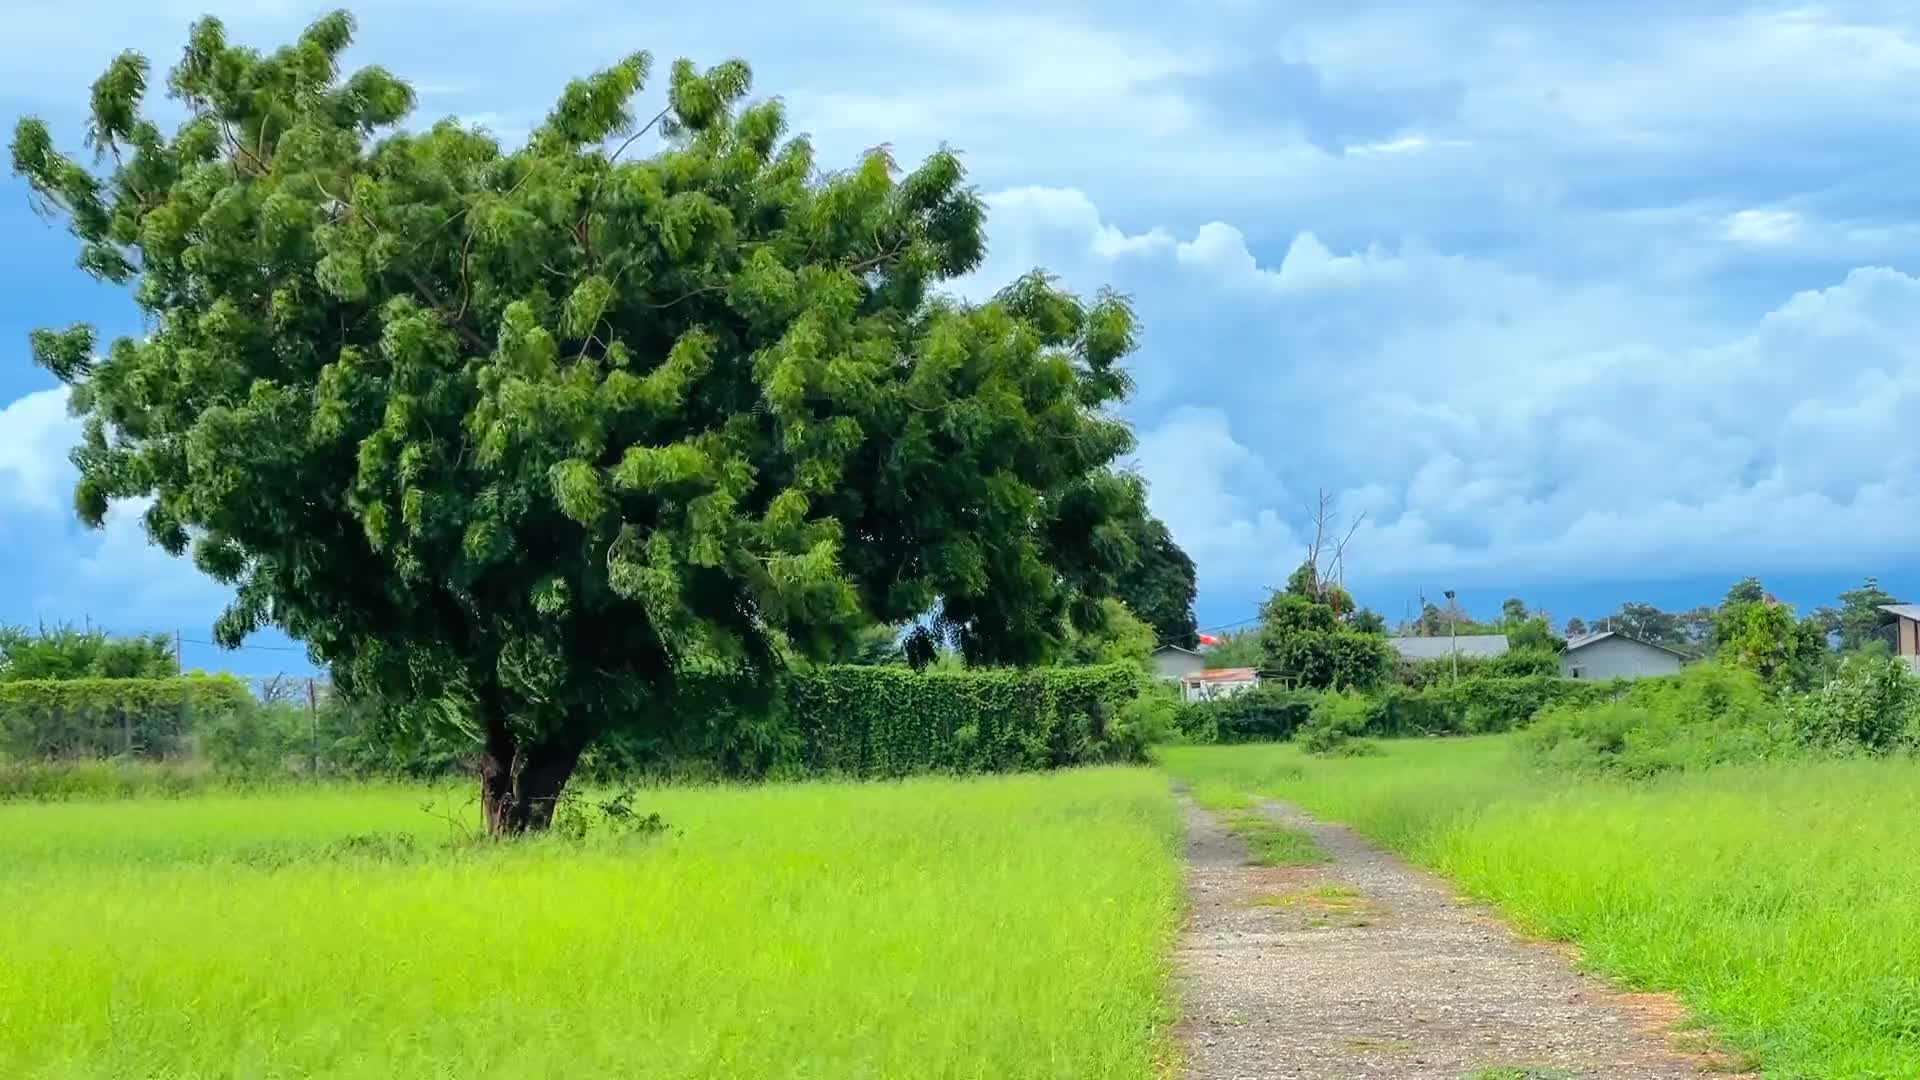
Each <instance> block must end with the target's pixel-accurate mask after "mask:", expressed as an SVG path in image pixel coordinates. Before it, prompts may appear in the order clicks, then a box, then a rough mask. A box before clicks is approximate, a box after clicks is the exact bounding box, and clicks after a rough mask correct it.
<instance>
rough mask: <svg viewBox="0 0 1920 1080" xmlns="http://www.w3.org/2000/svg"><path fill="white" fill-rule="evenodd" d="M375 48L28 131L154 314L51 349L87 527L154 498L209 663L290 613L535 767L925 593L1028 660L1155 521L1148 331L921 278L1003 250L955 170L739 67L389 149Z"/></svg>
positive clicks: (612, 82) (205, 68) (34, 156)
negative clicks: (74, 149) (165, 128)
mask: <svg viewBox="0 0 1920 1080" xmlns="http://www.w3.org/2000/svg"><path fill="white" fill-rule="evenodd" d="M353 30H354V24H353V21H352V19H351V18H350V17H349V16H348V15H346V14H345V13H335V14H332V15H328V16H326V17H324V18H322V19H320V20H319V21H317V22H315V23H314V24H313V25H312V26H310V27H309V28H308V29H307V30H306V32H305V33H303V34H301V35H300V37H299V38H298V40H297V41H295V42H294V43H292V44H290V45H287V46H285V47H283V48H280V49H278V50H275V51H273V52H269V53H263V52H260V51H257V50H254V49H251V48H247V47H243V46H239V45H235V44H232V43H230V42H229V41H228V38H227V34H226V31H225V29H224V27H223V26H222V24H221V23H220V22H219V20H217V19H212V18H208V19H203V20H201V21H200V22H198V23H196V24H194V26H193V29H192V31H191V33H190V35H189V40H188V44H187V47H186V49H185V51H184V53H183V55H182V57H181V60H180V62H179V64H178V65H176V66H175V68H174V69H173V71H172V72H171V74H170V75H169V76H168V78H167V80H166V87H167V89H168V91H169V92H170V93H171V95H172V96H174V97H175V98H177V99H179V100H180V101H181V102H182V103H184V105H185V106H186V107H187V110H188V112H189V114H190V115H189V117H188V119H187V120H186V122H185V123H184V124H182V125H181V126H180V127H179V128H178V129H176V130H175V131H173V132H172V133H171V134H168V133H165V132H162V131H161V130H160V128H159V127H158V126H157V125H156V124H155V123H154V122H153V121H151V120H150V119H148V118H147V117H146V115H145V114H144V112H143V110H142V101H143V98H144V97H145V95H146V93H147V91H148V89H149V85H148V84H149V79H150V74H149V66H148V62H147V60H146V59H145V58H144V57H142V56H140V55H138V54H135V53H125V54H122V55H121V56H120V57H118V58H117V59H116V60H114V61H113V63H112V64H111V65H110V66H109V68H108V70H107V71H106V73H105V74H103V75H102V76H101V78H100V79H99V81H98V82H96V83H95V84H94V88H93V99H92V110H91V114H92V120H91V123H90V125H89V127H88V130H87V143H88V145H89V146H90V147H92V148H93V150H94V151H95V154H96V158H97V161H98V163H99V164H100V166H102V167H103V168H104V171H99V172H96V171H95V170H91V169H89V168H87V167H86V166H84V165H82V164H81V163H79V162H77V161H75V160H74V159H73V158H71V157H69V156H67V155H65V154H63V153H62V152H60V151H59V150H58V149H57V148H56V147H55V144H54V140H53V138H52V136H51V134H50V132H49V130H48V129H47V127H46V126H45V125H44V124H43V123H42V122H40V121H39V120H37V119H33V118H28V119H25V120H23V121H21V123H20V124H19V126H18V129H17V131H16V133H15V138H14V141H13V167H14V170H15V172H17V173H18V174H20V175H22V176H24V177H25V178H26V180H27V183H28V184H29V186H30V187H31V189H32V190H33V192H34V193H35V195H36V196H37V197H38V198H39V199H40V200H41V201H42V202H43V203H45V204H47V206H48V207H50V208H53V209H57V210H59V211H62V212H64V213H65V214H66V216H67V217H68V218H69V220H70V222H71V227H72V231H73V232H74V234H75V235H76V237H77V238H78V239H79V241H80V249H81V254H80V265H81V266H82V267H84V268H85V269H87V270H88V271H89V272H91V273H93V274H95V275H96V276H98V277H100V278H101V279H103V280H107V281H111V282H117V283H125V284H130V285H132V287H133V291H134V295H135V298H136V299H137V301H138V302H139V304H140V306H141V307H142V309H143V310H144V311H145V312H146V313H147V315H148V317H149V320H150V326H151V333H150V336H148V337H145V338H142V339H134V338H122V339H119V340H116V341H113V342H111V343H109V344H108V345H107V346H106V347H105V349H104V350H102V349H101V348H100V347H99V343H98V342H97V341H96V338H95V335H94V332H93V330H92V329H91V328H90V327H87V326H74V327H71V328H68V329H66V330H43V331H38V332H36V333H35V334H34V335H33V340H32V346H33V354H34V357H35V359H36V360H37V361H38V362H39V363H40V364H41V365H43V366H45V367H46V368H47V369H48V370H49V371H51V372H53V373H54V374H55V375H57V376H58V377H60V378H61V379H62V380H63V381H65V382H67V383H69V384H70V385H71V386H72V387H73V397H72V401H73V403H74V407H75V409H76V410H77V412H78V413H79V415H81V416H82V417H84V418H85V440H84V443H83V445H81V446H80V447H79V448H78V449H77V450H76V451H75V453H74V460H75V462H76V463H77V465H78V466H79V468H80V481H79V484H78V488H77V490H76V492H75V501H76V505H77V508H78V510H79V512H80V514H81V516H82V517H83V518H84V519H85V520H87V521H88V522H90V523H93V524H96V525H97V524H98V523H99V522H100V521H101V519H102V517H103V515H104V514H105V512H106V509H107V506H108V504H109V502H110V501H111V500H113V499H123V498H135V497H150V498H151V499H152V503H151V507H150V509H149V510H148V511H147V513H146V517H145V526H146V530H147V532H148V534H149V535H150V536H151V537H152V539H153V540H154V541H155V542H156V543H158V544H160V545H161V546H163V547H165V548H166V549H167V550H169V551H171V552H173V553H175V554H180V553H184V552H186V551H188V550H189V549H190V550H191V551H192V555H193V559H194V561H195V563H196V565H198V566H199V567H200V568H201V569H202V570H204V571H206V572H207V573H208V574H210V575H212V576H213V577H215V578H217V579H218V580H220V581H223V582H227V583H230V584H232V585H234V586H235V587H236V589H237V594H238V595H237V599H236V601H235V603H234V604H233V606H232V607H231V608H230V609H229V610H228V611H227V612H226V613H225V614H224V615H223V616H222V617H221V619H220V621H219V623H218V625H217V626H216V628H215V633H216V635H217V637H218V639H219V640H220V641H221V642H222V643H225V644H228V645H233V644H237V643H238V642H239V641H240V640H241V639H243V638H244V637H245V636H246V635H247V634H248V633H250V632H251V631H253V630H255V629H257V628H259V627H261V626H264V625H267V624H269V623H275V624H279V625H281V626H283V627H285V628H286V629H287V630H288V631H289V632H290V633H292V634H293V635H295V636H297V637H299V638H301V639H303V640H305V641H306V642H307V643H308V645H309V647H310V648H311V650H312V652H313V653H314V655H315V657H316V658H317V659H319V660H321V661H323V662H327V663H330V664H332V665H333V666H334V667H335V669H336V681H337V682H338V683H339V685H340V686H341V687H342V688H343V689H345V690H349V691H364V692H377V693H383V694H389V695H391V696H393V697H394V698H395V699H405V700H410V701H421V702H428V703H437V704H436V705H435V707H433V708H430V709H429V710H428V711H427V713H426V715H427V716H428V717H429V718H432V719H449V718H452V719H455V720H456V722H459V723H472V724H476V725H477V726H478V727H479V728H480V729H482V730H479V731H476V734H480V735H485V736H486V737H487V739H488V746H489V753H491V754H494V755H496V756H502V757H510V758H512V759H513V760H514V762H515V763H516V764H515V765H514V768H515V769H516V775H517V770H518V769H519V768H520V767H522V766H523V765H524V764H525V758H526V754H525V753H524V751H526V750H527V749H528V748H529V747H533V748H536V749H544V750H551V751H552V754H551V756H553V757H555V758H558V759H564V760H566V761H567V762H568V765H567V767H569V768H570V762H571V758H572V757H573V756H577V752H578V748H579V747H580V746H581V745H583V744H584V742H585V741H586V740H588V739H590V738H591V737H592V736H593V735H594V733H595V732H597V731H599V730H601V729H603V728H604V727H606V726H607V725H608V724H610V723H613V722H615V721H616V720H617V719H619V718H623V717H628V716H631V715H633V714H634V713H635V712H636V711H644V710H643V709H642V708H641V706H642V705H643V704H644V700H645V699H646V698H647V697H648V696H649V695H651V694H654V693H658V692H666V691H667V690H669V689H670V687H671V683H672V676H673V672H675V671H676V670H679V669H680V668H682V667H684V666H687V665H690V664H699V663H725V664H732V665H742V666H746V667H749V668H756V669H761V668H766V667H769V666H771V665H772V664H774V663H775V662H776V661H777V654H778V653H779V651H780V650H783V649H791V650H792V651H793V652H795V653H797V654H798V655H802V656H828V655H833V654H834V653H835V651H836V650H839V649H844V648H845V647H846V645H847V643H848V642H849V641H850V639H851V638H852V636H853V635H855V634H856V633H858V632H859V631H860V630H861V629H862V628H863V627H867V626H870V625H871V624H873V623H875V622H880V623H899V622H904V621H907V620H910V619H914V618H917V617H921V616H923V615H926V614H927V613H928V612H933V613H934V617H935V620H936V621H935V624H934V625H935V626H936V627H937V629H938V630H939V631H940V632H941V633H942V634H943V635H945V636H947V637H948V638H949V639H950V640H951V641H952V642H953V643H954V645H955V646H956V647H957V648H958V649H959V650H960V651H961V652H962V653H963V654H964V655H965V656H966V657H967V658H968V660H969V661H971V662H976V663H1014V662H1025V661H1030V660H1036V659H1040V658H1044V657H1045V656H1047V655H1049V654H1050V653H1051V652H1052V651H1054V650H1056V649H1057V648H1058V647H1059V646H1060V644H1061V640H1062V637H1063V635H1064V633H1065V630H1064V628H1065V627H1068V626H1071V625H1082V624H1092V623H1094V622H1097V620H1098V609H1097V602H1098V598H1099V597H1100V596H1101V595H1103V594H1105V593H1107V592H1109V591H1111V587H1112V579H1113V576H1114V574H1115V573H1116V571H1117V570H1118V569H1119V568H1120V567H1121V566H1123V565H1125V564H1127V562H1128V561H1129V560H1130V559H1132V558H1133V557H1134V553H1135V552H1134V547H1135V545H1134V541H1133V538H1132V536H1131V535H1130V529H1131V528H1132V523H1133V522H1135V521H1136V520H1137V519H1139V518H1140V517H1142V516H1143V514H1144V511H1143V510H1142V508H1141V507H1140V505H1139V500H1140V498H1141V494H1140V486H1139V484H1138V483H1137V482H1136V481H1134V480H1132V479H1131V478H1130V477H1126V476H1123V475H1121V474H1119V473H1117V472H1115V471H1114V469H1113V468H1112V466H1113V463H1114V462H1115V461H1116V460H1117V459H1118V458H1119V457H1120V456H1121V455H1122V454H1123V453H1125V452H1126V451H1127V450H1128V449H1130V447H1131V446H1132V438H1131V435H1130V433H1129V431H1128V430H1127V428H1126V427H1125V425H1124V424H1122V423H1121V422H1119V421H1118V420H1117V419H1115V418H1114V417H1113V416H1111V415H1110V414H1109V413H1108V411H1107V410H1108V407H1109V406H1111V405H1112V404H1114V403H1115V402H1117V401H1118V400H1120V399H1121V398H1122V397H1123V396H1124V394H1125V393H1126V392H1127V391H1128V389H1129V382H1128V378H1127V375H1126V374H1125V372H1124V370H1123V369H1122V367H1121V364H1120V361H1121V360H1122V358H1123V357H1124V356H1125V355H1126V354H1127V353H1128V352H1129V351H1130V350H1131V349H1132V348H1133V345H1134V339H1135V324H1134V318H1133V314H1132V311H1131V310H1130V308H1129V306H1128V304H1127V302H1126V301H1125V300H1124V299H1123V298H1121V297H1119V296H1117V295H1114V294H1111V293H1103V294H1101V295H1100V296H1098V297H1096V298H1094V299H1093V300H1092V301H1090V302H1088V301H1083V300H1081V299H1079V298H1076V297H1074V296H1072V295H1070V294H1067V293H1065V292H1062V291H1061V290H1059V289H1057V288H1055V287H1054V286H1053V284H1052V283H1051V282H1050V281H1049V279H1048V278H1047V277H1045V276H1044V275H1043V274H1040V273H1038V272H1036V273H1034V274H1031V275H1029V276H1027V277H1025V278H1022V279H1020V280H1019V281H1017V282H1015V283H1014V284H1013V285H1011V286H1009V287H1008V288H1007V289H1006V290H1005V291H1003V292H1002V293H1000V294H999V295H998V296H997V297H995V298H993V299H992V300H991V301H989V302H986V303H980V304H968V303H962V302H959V301H956V300H953V299H949V298H947V297H945V296H943V295H941V294H939V293H938V292H936V291H935V287H936V286H937V285H938V284H939V283H940V282H942V281H945V280H948V279H951V278H953V277H955V276H956V275H959V274H963V273H965V272H967V271H968V270H971V269H972V268H974V267H975V266H977V265H978V263H979V261H980V259H981V256H982V253H983V251H984V237H983V231H982V222H983V207H982V204H981V201H980V199H979V198H978V196H977V195H976V194H975V193H974V192H973V190H972V189H970V188H969V187H967V186H966V184H965V174H964V170H963V169H962V167H961V163H960V159H959V157H958V156H957V155H956V154H954V153H953V152H951V151H948V150H942V151H940V152H938V153H936V154H934V155H933V156H931V157H930V158H928V159H927V160H926V161H925V162H924V163H922V164H921V165H920V166H919V167H917V168H915V169H913V170H911V171H908V172H903V171H902V170H901V169H900V168H899V167H898V166H897V165H896V163H895V162H894V160H893V159H892V157H891V156H890V155H889V153H888V152H887V151H886V150H885V149H884V148H883V149H878V150H874V151H871V152H869V153H868V154H867V155H865V156H864V157H863V158H862V159H861V160H860V161H859V162H858V163H857V164H856V165H855V166H854V167H853V168H851V169H848V170H845V171H840V172H822V171H821V170H820V169H819V168H818V167H817V166H816V164H815V161H814V156H813V151H812V148H811V146H810V145H809V144H808V142H807V141H806V139H804V138H791V139H789V138H786V137H785V136H786V131H787V118H786V113H785V109H784V108H783V106H782V105H781V103H780V102H779V101H778V100H760V101H749V100H748V93H749V90H750V87H751V85H752V80H751V73H750V71H749V69H748V67H747V65H746V64H745V63H743V62H741V61H738V60H731V61H727V62H724V63H721V64H718V65H716V66H714V67H712V68H708V69H705V70H701V69H699V68H696V67H695V66H694V65H693V64H692V63H690V62H688V61H686V60H680V61H676V62H675V63H674V64H673V65H672V66H671V67H670V68H669V69H668V70H667V71H666V72H665V73H664V82H665V101H664V103H663V104H661V105H659V106H658V107H657V109H656V108H655V107H654V106H651V105H650V106H648V107H647V108H644V109H643V108H640V107H639V105H638V102H639V101H640V95H641V94H642V93H643V92H644V91H645V90H646V89H647V88H648V86H649V85H650V84H651V83H652V82H653V81H654V78H653V77H654V74H655V72H654V62H653V59H652V58H651V56H650V55H649V54H647V53H645V52H635V53H633V54H632V55H630V56H628V57H627V58H626V59H625V60H623V61H621V62H620V63H618V64H615V65H614V66H612V67H610V68H608V69H606V70H604V71H600V72H597V73H595V74H593V75H591V76H588V77H585V78H581V79H576V80H574V81H573V82H571V83H569V84H568V85H567V87H566V89H565V90H564V91H563V93H562V94H561V96H560V99H559V101H558V102H557V103H556V104H555V106H554V108H553V111H552V112H551V113H550V114H548V116H547V117H546V119H545V121H544V122H543V123H542V124H541V125H540V126H539V127H538V128H537V129H536V131H535V132H534V133H533V135H532V137H531V139H530V140H529V142H528V143H527V145H525V146H524V147H520V148H517V149H508V148H503V147H502V146H501V145H500V143H499V141H498V140H496V139H495V138H494V137H493V136H492V135H490V134H489V133H488V132H486V131H485V130H484V129H480V128H476V127H469V126H464V125H462V124H460V123H458V122H456V121H454V120H442V121H440V122H438V123H435V124H433V125H431V126H430V127H428V128H425V129H424V130H407V129H402V128H400V127H398V126H397V125H398V124H399V123H400V122H401V121H402V120H403V119H405V118H406V117H408V116H409V114H410V113H411V110H412V108H413V105H414V94H413V91H412V90H411V89H410V88H409V87H408V85H407V84H406V83H405V82H404V81H402V80H401V79H400V78H398V77H396V76H395V75H393V74H391V73H389V72H387V71H385V70H383V69H380V68H378V67H368V68H362V69H361V70H359V71H356V72H352V73H350V74H349V73H346V72H343V71H342V69H341V67H340V59H341V55H342V53H343V51H344V50H345V48H346V47H347V45H348V43H349V41H350V40H351V38H352V35H353ZM643 139H652V140H654V141H655V142H657V143H658V144H659V148H658V149H657V151H655V152H652V153H650V154H643V153H642V151H644V150H646V149H647V148H648V146H650V145H651V144H642V143H641V140H643ZM448 703H452V704H451V705H449V704H448ZM462 717H464V718H465V719H461V718H462ZM474 718H477V720H476V719H474ZM563 775H564V771H563Z"/></svg>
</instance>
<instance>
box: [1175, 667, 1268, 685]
mask: <svg viewBox="0 0 1920 1080" xmlns="http://www.w3.org/2000/svg"><path fill="white" fill-rule="evenodd" d="M1181 677H1182V678H1184V679H1186V680H1187V681H1189V682H1247V681H1249V680H1251V679H1257V678H1259V677H1260V672H1259V671H1257V670H1256V669H1254V668H1250V667H1217V668H1208V669H1206V670H1205V671H1196V672H1194V673H1193V674H1191V675H1183V676H1181Z"/></svg>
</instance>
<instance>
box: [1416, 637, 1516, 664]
mask: <svg viewBox="0 0 1920 1080" xmlns="http://www.w3.org/2000/svg"><path fill="white" fill-rule="evenodd" d="M1387 641H1388V643H1389V644H1391V645H1392V646H1393V648H1394V651H1395V652H1398V653H1399V654H1400V656H1401V658H1402V659H1404V660H1443V659H1445V658H1447V657H1449V656H1452V655H1453V651H1454V646H1455V643H1456V642H1457V643H1458V645H1459V649H1460V655H1461V656H1477V657H1488V656H1499V655H1500V654H1501V653H1504V652H1506V651H1507V635H1505V634H1461V635H1460V636H1459V637H1457V638H1454V637H1390V638H1388V639H1387Z"/></svg>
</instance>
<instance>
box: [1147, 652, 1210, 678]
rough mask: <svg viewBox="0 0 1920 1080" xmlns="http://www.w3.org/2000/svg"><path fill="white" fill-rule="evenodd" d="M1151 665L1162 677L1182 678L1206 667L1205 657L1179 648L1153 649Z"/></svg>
mask: <svg viewBox="0 0 1920 1080" xmlns="http://www.w3.org/2000/svg"><path fill="white" fill-rule="evenodd" d="M1153 666H1154V668H1155V670H1157V671H1158V672H1159V673H1160V677H1161V678H1163V679H1184V678H1186V677H1187V676H1188V675H1196V674H1198V673H1199V672H1200V671H1202V670H1203V669H1205V668H1206V666H1207V661H1206V660H1205V658H1203V657H1201V656H1199V655H1197V654H1195V653H1190V652H1185V651H1183V650H1181V649H1167V648H1161V649H1155V650H1154V653H1153Z"/></svg>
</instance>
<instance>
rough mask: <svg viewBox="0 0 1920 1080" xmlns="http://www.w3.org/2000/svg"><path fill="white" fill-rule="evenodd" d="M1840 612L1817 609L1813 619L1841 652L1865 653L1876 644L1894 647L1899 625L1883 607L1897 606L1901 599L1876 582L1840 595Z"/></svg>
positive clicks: (1871, 579) (1896, 618)
mask: <svg viewBox="0 0 1920 1080" xmlns="http://www.w3.org/2000/svg"><path fill="white" fill-rule="evenodd" d="M1839 599H1840V606H1839V607H1838V608H1833V607H1822V608H1816V609H1815V610H1814V613H1813V618H1814V619H1816V620H1818V621H1819V623H1820V626H1821V629H1822V630H1824V631H1825V632H1826V633H1829V634H1833V635H1835V636H1837V637H1838V639H1839V647H1840V651H1841V652H1853V651H1855V650H1857V649H1863V648H1865V647H1867V646H1868V645H1869V644H1872V643H1873V642H1876V641H1878V642H1884V643H1886V644H1888V645H1891V644H1893V627H1894V624H1895V623H1897V622H1898V621H1899V619H1898V617H1897V616H1895V615H1894V614H1892V613H1891V612H1887V611H1882V610H1880V609H1881V607H1882V606H1883V605H1886V604H1897V603H1899V602H1900V600H1899V598H1898V597H1896V596H1894V595H1893V594H1892V593H1890V592H1888V591H1887V590H1885V589H1883V588H1881V587H1880V582H1879V580H1878V579H1876V578H1871V577H1869V578H1867V579H1866V581H1864V582H1862V583H1861V585H1860V587H1859V588H1857V589H1848V590H1847V591H1845V592H1843V593H1841V594H1840V597H1839Z"/></svg>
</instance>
